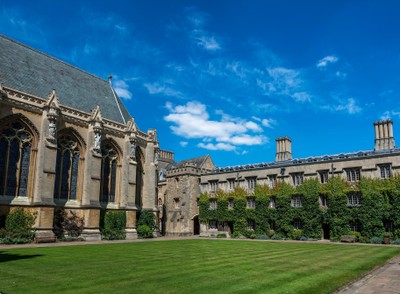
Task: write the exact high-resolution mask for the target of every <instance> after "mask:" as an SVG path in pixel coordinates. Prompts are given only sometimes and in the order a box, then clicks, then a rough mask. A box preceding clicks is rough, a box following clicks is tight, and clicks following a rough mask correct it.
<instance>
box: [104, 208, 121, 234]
mask: <svg viewBox="0 0 400 294" xmlns="http://www.w3.org/2000/svg"><path fill="white" fill-rule="evenodd" d="M125 226H126V213H125V211H114V210H108V211H106V213H105V215H104V228H103V229H102V235H103V239H106V240H123V239H125Z"/></svg>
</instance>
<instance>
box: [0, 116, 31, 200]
mask: <svg viewBox="0 0 400 294" xmlns="http://www.w3.org/2000/svg"><path fill="white" fill-rule="evenodd" d="M31 144H32V135H31V134H30V133H29V132H28V131H27V130H26V128H24V126H23V125H22V124H20V123H19V122H13V123H10V124H9V125H7V126H5V128H2V130H1V132H0V154H1V160H0V195H7V196H27V188H28V178H29V177H28V174H29V162H30V156H31Z"/></svg>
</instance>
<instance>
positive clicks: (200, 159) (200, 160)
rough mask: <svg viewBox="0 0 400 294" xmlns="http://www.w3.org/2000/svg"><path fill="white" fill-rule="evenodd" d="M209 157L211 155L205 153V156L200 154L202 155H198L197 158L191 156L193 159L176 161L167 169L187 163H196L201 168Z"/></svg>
mask: <svg viewBox="0 0 400 294" xmlns="http://www.w3.org/2000/svg"><path fill="white" fill-rule="evenodd" d="M208 157H209V155H204V156H200V157H196V158H191V159H186V160H182V161H178V162H174V163H171V164H169V165H168V167H167V169H168V170H171V169H175V168H181V167H184V166H185V165H186V164H187V163H191V164H194V165H195V166H196V167H197V168H201V166H202V165H203V163H204V162H205V161H206V160H207V158H208Z"/></svg>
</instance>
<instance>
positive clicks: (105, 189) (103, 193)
mask: <svg viewBox="0 0 400 294" xmlns="http://www.w3.org/2000/svg"><path fill="white" fill-rule="evenodd" d="M101 156H102V161H101V189H100V201H102V202H115V188H116V180H117V158H118V156H117V152H116V151H115V149H114V148H113V147H112V146H111V144H104V145H102V146H101Z"/></svg>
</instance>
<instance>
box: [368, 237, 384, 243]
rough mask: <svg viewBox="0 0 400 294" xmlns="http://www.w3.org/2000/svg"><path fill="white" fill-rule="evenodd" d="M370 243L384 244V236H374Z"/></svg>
mask: <svg viewBox="0 0 400 294" xmlns="http://www.w3.org/2000/svg"><path fill="white" fill-rule="evenodd" d="M369 243H371V244H382V243H383V238H381V237H372V238H371V239H370V240H369Z"/></svg>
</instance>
